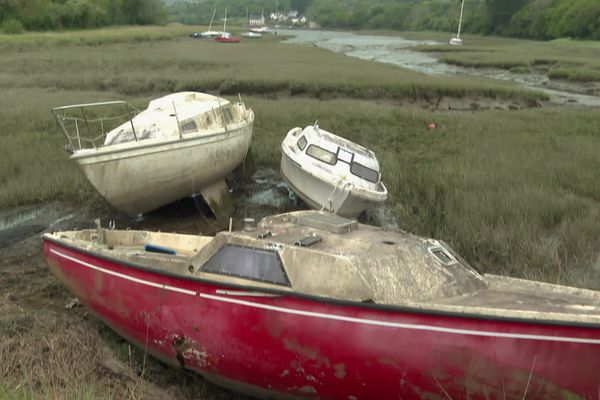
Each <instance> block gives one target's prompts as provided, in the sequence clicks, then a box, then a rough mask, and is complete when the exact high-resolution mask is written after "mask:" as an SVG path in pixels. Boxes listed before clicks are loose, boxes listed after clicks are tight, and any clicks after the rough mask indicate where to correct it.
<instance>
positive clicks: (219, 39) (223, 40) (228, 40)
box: [215, 36, 240, 43]
mask: <svg viewBox="0 0 600 400" xmlns="http://www.w3.org/2000/svg"><path fill="white" fill-rule="evenodd" d="M215 42H219V43H239V42H240V38H239V37H236V36H231V37H220V36H217V37H216V38H215Z"/></svg>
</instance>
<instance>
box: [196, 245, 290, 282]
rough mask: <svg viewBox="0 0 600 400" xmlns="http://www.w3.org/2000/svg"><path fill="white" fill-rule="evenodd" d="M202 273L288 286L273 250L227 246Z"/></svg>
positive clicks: (203, 268) (281, 266)
mask: <svg viewBox="0 0 600 400" xmlns="http://www.w3.org/2000/svg"><path fill="white" fill-rule="evenodd" d="M202 271H204V272H211V273H215V274H221V275H229V276H236V277H239V278H245V279H251V280H254V281H261V282H269V283H274V284H277V285H285V286H290V281H289V279H288V277H287V275H286V273H285V270H284V269H283V265H282V263H281V260H280V258H279V254H277V251H275V250H265V249H257V248H253V247H245V246H237V245H232V244H228V245H225V246H223V247H221V248H220V249H219V251H217V253H216V254H215V255H214V256H212V257H211V258H210V259H209V260H208V261H207V262H206V264H204V265H203V266H202Z"/></svg>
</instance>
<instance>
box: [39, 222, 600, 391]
mask: <svg viewBox="0 0 600 400" xmlns="http://www.w3.org/2000/svg"><path fill="white" fill-rule="evenodd" d="M44 254H45V257H46V260H47V262H48V264H49V266H50V269H51V270H52V271H53V272H54V274H55V275H56V276H57V277H58V279H60V281H61V282H62V283H63V284H64V285H65V286H66V287H67V288H68V289H69V290H70V291H71V292H72V293H73V294H74V295H75V296H77V297H78V298H79V299H80V300H81V301H82V302H83V303H84V304H85V305H86V306H87V307H88V308H89V309H90V310H91V311H93V313H94V314H95V315H96V316H97V317H98V318H100V319H102V320H103V321H105V322H106V323H107V324H108V325H109V326H111V327H112V328H113V329H114V330H115V331H117V332H118V333H119V334H120V335H122V336H123V337H125V338H127V339H128V340H130V341H131V342H133V343H135V344H136V345H138V346H140V347H146V348H147V350H148V352H149V353H150V354H152V355H154V356H155V357H157V358H159V359H161V360H163V361H165V362H167V363H169V364H172V365H175V366H180V367H182V368H186V369H190V370H193V371H196V372H198V373H199V374H201V375H202V376H203V377H205V378H206V379H209V380H211V381H214V382H216V383H218V384H220V385H223V386H226V387H229V388H231V389H233V390H236V391H241V392H245V393H248V394H252V395H256V396H260V397H268V398H322V399H344V400H347V399H399V398H401V399H421V398H427V399H432V398H440V399H461V398H462V399H467V398H469V399H478V398H487V399H515V398H518V399H523V398H528V399H554V398H561V399H562V398H597V396H598V390H599V389H598V388H599V385H600V372H599V371H600V293H598V292H594V291H589V290H582V289H575V288H570V287H564V286H558V285H550V284H545V283H539V282H532V281H526V280H520V279H513V278H507V277H500V276H494V275H480V274H479V273H477V272H476V271H475V270H474V269H472V268H471V267H469V265H468V264H467V263H466V262H465V261H464V260H462V259H461V258H460V257H459V256H458V255H457V254H456V253H455V252H454V251H453V250H452V249H451V248H450V247H448V246H447V245H446V244H445V243H443V242H440V241H436V240H431V239H425V238H421V237H418V236H414V235H411V234H408V233H404V232H389V231H385V230H382V229H380V228H376V227H373V226H368V225H362V224H358V223H357V222H355V221H353V220H349V219H345V218H342V217H339V216H336V215H333V214H329V213H324V212H318V211H300V212H294V213H289V214H282V215H277V216H273V217H267V218H264V219H263V220H262V221H260V223H258V224H257V226H255V227H253V228H252V227H251V228H248V229H244V230H243V231H240V232H221V233H218V234H217V235H216V236H214V237H205V236H194V235H182V234H172V233H155V232H146V231H129V230H123V231H119V230H104V229H102V228H98V229H95V230H82V231H69V232H57V233H53V234H46V235H45V236H44ZM571 396H573V397H571Z"/></svg>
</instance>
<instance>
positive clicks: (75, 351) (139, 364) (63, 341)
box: [0, 169, 394, 399]
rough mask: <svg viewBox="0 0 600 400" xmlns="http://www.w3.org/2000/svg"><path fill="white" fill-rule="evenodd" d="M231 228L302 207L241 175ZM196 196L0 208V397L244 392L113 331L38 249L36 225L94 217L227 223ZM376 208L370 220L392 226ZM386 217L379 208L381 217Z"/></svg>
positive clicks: (152, 223) (268, 174)
mask: <svg viewBox="0 0 600 400" xmlns="http://www.w3.org/2000/svg"><path fill="white" fill-rule="evenodd" d="M230 188H231V190H232V193H231V195H232V196H233V198H234V203H235V204H236V206H235V210H234V213H233V221H234V227H235V226H236V225H238V226H239V225H241V221H242V218H243V217H247V216H251V217H254V218H257V219H258V218H261V217H263V216H266V215H270V214H273V213H277V212H284V211H291V210H294V209H301V208H304V205H303V204H302V203H301V202H299V201H298V200H297V199H296V198H295V196H294V195H293V194H292V193H290V192H289V191H288V190H287V187H286V186H285V184H284V183H283V182H282V181H281V178H280V177H279V174H278V173H277V172H276V171H273V170H269V169H267V170H262V171H258V172H257V173H256V174H254V175H253V176H252V178H251V179H249V180H247V181H246V183H236V182H231V183H230ZM206 212H207V210H206V209H205V207H204V205H203V204H202V203H201V202H199V201H196V200H193V199H190V198H188V199H184V200H181V201H178V202H176V203H173V204H170V205H168V206H166V207H163V208H161V209H159V210H157V211H155V212H152V213H149V214H147V215H145V216H144V217H143V218H134V217H130V216H127V215H125V214H122V213H120V212H118V211H116V210H114V209H113V208H111V207H110V206H109V205H108V204H106V203H105V202H100V201H99V204H98V205H97V206H84V207H82V206H81V205H78V204H67V203H61V202H52V203H47V204H43V205H36V206H29V207H21V208H19V209H15V210H11V211H9V212H4V213H0V397H2V396H1V395H2V385H1V384H2V383H3V384H4V386H5V387H8V388H10V389H14V388H18V389H20V390H25V392H26V393H28V394H26V396H25V397H26V398H28V397H29V396H30V395H31V394H32V393H33V394H40V397H42V398H64V397H65V396H66V395H67V394H69V396H70V397H72V398H81V397H85V396H87V395H88V394H89V393H90V391H91V392H92V395H93V396H94V397H95V396H96V395H100V396H101V397H104V396H106V397H110V398H134V399H137V398H142V399H245V397H243V396H240V395H237V394H234V393H231V392H229V391H227V390H224V389H221V388H219V387H217V386H215V385H213V384H210V383H208V382H206V381H204V380H203V379H202V378H200V377H199V376H198V375H195V374H193V373H190V372H187V371H184V370H181V369H178V368H173V367H169V366H167V365H165V364H163V363H161V362H159V361H157V360H154V359H152V358H145V357H144V353H143V351H142V350H140V349H136V348H134V347H132V346H130V345H129V344H128V342H126V341H125V340H123V339H121V338H120V337H119V336H118V335H116V334H115V333H113V332H112V331H111V330H110V329H109V328H108V327H106V326H105V325H104V324H103V323H102V322H100V321H99V320H97V319H95V318H93V317H91V316H90V315H89V314H88V312H87V311H86V309H85V308H84V307H82V306H81V305H79V304H78V303H77V302H76V301H75V299H73V297H72V296H71V295H70V294H69V293H68V292H67V291H66V289H65V288H63V287H62V286H61V285H60V284H59V283H58V282H57V280H56V279H54V277H53V276H52V275H51V273H50V272H49V270H48V268H47V267H46V264H45V262H44V259H43V256H42V240H41V234H43V233H44V232H50V231H58V230H70V229H84V228H91V227H93V226H94V219H95V218H101V220H102V221H103V224H104V225H107V224H108V223H109V221H115V225H116V227H117V229H123V228H131V229H148V230H161V231H177V232H181V233H200V232H201V233H202V234H204V235H206V234H211V233H214V232H215V231H217V230H219V229H223V228H225V225H226V224H227V223H226V222H222V223H217V222H216V221H215V220H214V219H211V218H208V217H206V216H205V214H206ZM387 214H388V213H387V212H386V211H385V210H379V211H378V213H377V214H375V215H371V216H369V217H368V219H369V221H368V222H371V223H379V224H382V223H383V225H386V224H387V225H388V226H392V227H393V226H394V222H393V221H390V220H389V219H388V220H386V221H383V220H380V219H378V216H379V218H386V217H385V215H387ZM381 216H384V217H381Z"/></svg>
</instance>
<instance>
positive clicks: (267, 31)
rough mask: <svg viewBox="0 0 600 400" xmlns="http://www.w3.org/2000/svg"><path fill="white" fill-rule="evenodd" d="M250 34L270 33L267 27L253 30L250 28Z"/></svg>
mask: <svg viewBox="0 0 600 400" xmlns="http://www.w3.org/2000/svg"><path fill="white" fill-rule="evenodd" d="M250 32H253V33H261V34H262V33H271V31H270V30H269V27H268V26H258V27H254V28H250Z"/></svg>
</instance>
